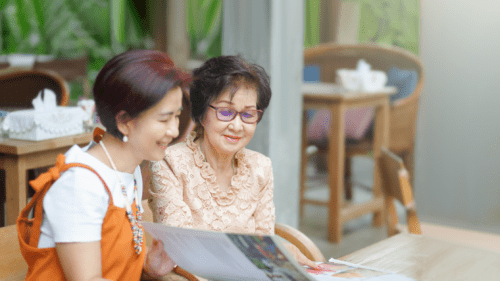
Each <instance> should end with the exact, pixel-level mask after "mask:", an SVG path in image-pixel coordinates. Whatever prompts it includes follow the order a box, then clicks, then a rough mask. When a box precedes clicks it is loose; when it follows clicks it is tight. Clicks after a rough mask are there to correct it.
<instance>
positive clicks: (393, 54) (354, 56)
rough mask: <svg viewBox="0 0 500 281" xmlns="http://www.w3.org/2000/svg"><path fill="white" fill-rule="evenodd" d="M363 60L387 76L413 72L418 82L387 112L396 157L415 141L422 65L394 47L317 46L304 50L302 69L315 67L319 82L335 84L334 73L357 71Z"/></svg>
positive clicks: (391, 144)
mask: <svg viewBox="0 0 500 281" xmlns="http://www.w3.org/2000/svg"><path fill="white" fill-rule="evenodd" d="M360 59H364V60H365V61H366V62H367V63H369V64H370V65H371V67H372V69H374V70H382V71H384V72H386V73H387V72H388V71H389V69H390V68H391V67H398V68H399V69H408V70H414V71H416V73H417V76H418V82H417V85H416V87H415V90H414V91H413V93H412V94H411V95H409V96H407V97H405V98H402V99H399V100H397V101H395V102H394V103H393V104H392V105H391V112H390V124H391V126H390V142H389V143H390V146H389V148H390V149H391V150H392V151H394V152H396V153H399V152H401V151H403V150H407V149H408V148H410V147H411V148H412V147H413V144H414V138H415V129H416V120H417V111H418V101H419V98H420V91H421V89H422V85H423V81H424V71H423V67H422V64H421V62H420V60H419V59H418V57H417V56H415V55H414V54H412V53H410V52H408V51H406V50H404V49H402V48H399V47H395V46H384V45H379V44H335V43H326V44H320V45H317V46H314V47H311V48H308V49H306V50H304V65H305V66H310V65H318V66H319V67H320V77H321V81H322V82H329V83H335V82H337V81H336V79H337V69H341V68H347V69H356V66H357V63H358V61H359V60H360Z"/></svg>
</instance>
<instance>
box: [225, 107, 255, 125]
mask: <svg viewBox="0 0 500 281" xmlns="http://www.w3.org/2000/svg"><path fill="white" fill-rule="evenodd" d="M216 111H217V118H218V119H219V120H221V121H231V120H233V119H234V118H235V117H236V114H238V113H239V114H240V117H241V120H242V121H243V122H245V123H255V122H257V121H258V120H259V113H260V112H259V111H257V110H245V111H242V112H237V111H236V110H233V109H230V108H225V107H219V108H216Z"/></svg>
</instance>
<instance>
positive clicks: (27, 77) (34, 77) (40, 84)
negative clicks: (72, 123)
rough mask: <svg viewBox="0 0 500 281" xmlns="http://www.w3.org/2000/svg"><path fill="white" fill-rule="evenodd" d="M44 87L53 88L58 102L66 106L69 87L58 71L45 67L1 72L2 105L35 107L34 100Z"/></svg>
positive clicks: (0, 91) (5, 106)
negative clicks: (44, 68) (45, 68)
mask: <svg viewBox="0 0 500 281" xmlns="http://www.w3.org/2000/svg"><path fill="white" fill-rule="evenodd" d="M43 89H51V90H52V91H53V92H54V93H55V94H56V98H57V104H58V105H61V106H66V105H67V104H68V101H69V88H68V85H67V83H66V82H65V80H64V78H63V77H62V76H61V75H59V74H57V73H56V72H53V71H50V70H43V69H13V70H9V69H6V70H2V71H1V72H0V93H1V94H0V96H1V98H0V107H2V108H33V105H32V103H31V102H32V100H33V99H34V98H35V97H36V96H37V95H38V93H39V92H40V91H41V90H43Z"/></svg>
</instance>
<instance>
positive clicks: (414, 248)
mask: <svg viewBox="0 0 500 281" xmlns="http://www.w3.org/2000/svg"><path fill="white" fill-rule="evenodd" d="M340 259H341V260H345V261H348V262H352V263H355V264H360V265H364V266H369V267H373V268H376V269H380V270H387V271H391V272H395V273H399V274H403V275H406V276H408V277H410V278H414V279H416V280H422V281H430V280H436V281H438V280H439V281H446V280H482V281H484V280H500V254H499V253H496V252H492V251H488V250H484V249H479V248H475V247H472V246H466V245H462V244H455V243H452V242H448V241H443V240H441V239H436V238H431V237H427V236H425V235H415V234H407V233H403V234H398V235H395V236H393V237H391V238H388V239H385V240H383V241H381V242H378V243H376V244H373V245H371V246H368V247H366V248H364V249H361V250H359V251H356V252H354V253H352V254H349V255H347V256H344V257H342V258H340Z"/></svg>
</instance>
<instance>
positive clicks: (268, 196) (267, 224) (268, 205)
mask: <svg viewBox="0 0 500 281" xmlns="http://www.w3.org/2000/svg"><path fill="white" fill-rule="evenodd" d="M264 170H265V171H267V172H268V173H266V179H267V182H266V184H265V185H264V186H263V187H262V189H261V190H260V193H259V201H258V202H259V205H258V206H257V209H256V210H255V232H256V233H259V234H274V223H275V214H274V212H275V210H274V202H273V190H274V178H273V168H272V166H271V163H270V160H269V167H265V169H264Z"/></svg>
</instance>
